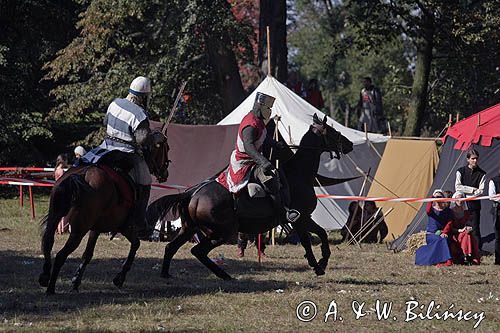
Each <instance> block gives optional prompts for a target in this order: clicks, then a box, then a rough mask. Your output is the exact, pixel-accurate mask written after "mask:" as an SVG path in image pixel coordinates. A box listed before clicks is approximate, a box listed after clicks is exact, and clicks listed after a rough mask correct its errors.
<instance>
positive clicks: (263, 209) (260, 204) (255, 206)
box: [236, 189, 274, 219]
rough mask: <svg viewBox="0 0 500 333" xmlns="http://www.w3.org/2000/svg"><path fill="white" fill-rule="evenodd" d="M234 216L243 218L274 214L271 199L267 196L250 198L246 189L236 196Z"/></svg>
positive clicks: (268, 216) (264, 216)
mask: <svg viewBox="0 0 500 333" xmlns="http://www.w3.org/2000/svg"><path fill="white" fill-rule="evenodd" d="M236 216H237V217H238V218H244V219H264V218H271V217H273V216H274V205H273V201H272V199H271V198H270V197H269V196H266V197H264V198H250V196H249V195H248V191H247V190H246V189H244V190H242V191H241V192H240V194H239V195H238V197H237V198H236Z"/></svg>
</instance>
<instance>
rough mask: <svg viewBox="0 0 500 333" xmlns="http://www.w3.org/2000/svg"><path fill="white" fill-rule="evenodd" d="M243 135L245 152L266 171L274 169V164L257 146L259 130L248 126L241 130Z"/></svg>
mask: <svg viewBox="0 0 500 333" xmlns="http://www.w3.org/2000/svg"><path fill="white" fill-rule="evenodd" d="M241 134H242V137H243V146H244V147H245V152H246V153H247V154H248V155H250V157H252V159H253V160H254V161H255V163H257V164H258V165H259V166H260V167H261V168H263V169H264V170H265V171H269V170H272V169H273V165H272V164H271V162H269V160H268V159H267V158H265V157H264V155H262V154H261V153H259V151H258V150H257V147H255V140H256V137H257V131H256V129H255V128H253V127H251V126H247V127H245V128H244V129H243V131H242V132H241Z"/></svg>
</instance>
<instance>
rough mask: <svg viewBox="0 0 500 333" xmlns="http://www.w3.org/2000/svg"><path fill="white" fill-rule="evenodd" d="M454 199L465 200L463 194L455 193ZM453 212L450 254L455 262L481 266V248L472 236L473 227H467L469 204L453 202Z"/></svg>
mask: <svg viewBox="0 0 500 333" xmlns="http://www.w3.org/2000/svg"><path fill="white" fill-rule="evenodd" d="M453 198H465V195H464V194H463V193H462V192H455V194H453ZM450 207H451V210H452V211H453V215H454V216H455V219H454V220H453V223H452V226H451V237H450V239H449V240H450V252H451V256H452V258H453V262H455V263H460V264H465V265H479V264H480V263H481V259H480V257H479V247H478V244H477V240H476V238H475V237H474V236H473V235H472V227H470V226H468V225H467V221H469V220H470V213H469V211H468V210H467V203H465V202H463V201H455V202H452V203H451V205H450Z"/></svg>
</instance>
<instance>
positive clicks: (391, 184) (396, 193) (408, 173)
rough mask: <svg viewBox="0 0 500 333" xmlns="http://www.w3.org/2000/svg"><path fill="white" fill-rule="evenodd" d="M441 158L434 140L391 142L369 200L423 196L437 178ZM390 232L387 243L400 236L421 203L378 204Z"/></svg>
mask: <svg viewBox="0 0 500 333" xmlns="http://www.w3.org/2000/svg"><path fill="white" fill-rule="evenodd" d="M438 162H439V156H438V152H437V148H436V143H435V142H434V140H431V141H423V140H402V139H389V141H388V142H387V145H386V147H385V151H384V155H383V157H382V160H381V162H380V164H379V166H378V169H377V173H376V174H375V179H376V180H377V181H375V182H373V183H372V186H371V187H370V191H369V192H368V196H369V197H398V198H400V197H416V198H419V197H423V196H425V195H426V194H427V191H428V190H429V187H430V186H431V184H432V181H433V179H434V173H435V172H436V168H437V165H438ZM377 206H378V207H383V211H387V210H388V209H389V208H392V209H393V210H392V211H391V212H390V213H389V214H388V215H387V216H386V218H385V222H386V223H387V227H388V229H389V233H388V235H387V237H386V240H388V239H393V238H392V235H395V236H396V237H398V236H400V235H401V234H402V233H403V232H404V231H405V229H406V226H407V225H408V224H409V223H410V222H411V221H412V220H413V218H414V217H415V215H416V214H417V212H418V210H419V208H420V204H419V203H402V202H379V203H377Z"/></svg>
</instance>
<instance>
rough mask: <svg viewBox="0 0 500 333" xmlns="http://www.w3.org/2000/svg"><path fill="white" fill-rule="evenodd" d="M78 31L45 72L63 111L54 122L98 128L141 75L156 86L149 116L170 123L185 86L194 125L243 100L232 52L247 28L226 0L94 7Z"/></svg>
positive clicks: (56, 111) (118, 0) (101, 2)
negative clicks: (171, 108)
mask: <svg viewBox="0 0 500 333" xmlns="http://www.w3.org/2000/svg"><path fill="white" fill-rule="evenodd" d="M77 28H78V29H79V31H80V34H79V36H78V37H76V38H75V39H74V40H73V41H72V42H71V43H70V44H69V45H68V46H67V47H65V48H64V49H62V50H61V51H60V52H59V55H58V57H57V58H55V59H54V60H53V61H51V62H49V63H48V64H47V66H46V68H47V70H48V74H47V76H46V79H48V80H50V81H54V82H56V83H57V87H56V88H55V89H53V90H52V94H53V95H54V96H55V98H56V100H57V102H58V105H57V107H55V108H53V109H52V111H51V119H54V120H55V121H66V122H69V121H71V122H75V121H76V122H81V123H83V124H85V125H88V124H96V123H100V122H101V121H102V118H103V114H104V112H105V111H106V107H107V105H108V104H109V103H110V101H111V100H112V99H113V98H116V97H119V96H124V95H125V94H126V92H127V87H128V84H129V82H130V81H131V80H132V79H133V77H134V76H137V75H146V76H148V77H150V78H151V79H152V81H153V96H152V106H151V108H150V110H149V111H152V112H153V113H156V114H159V115H160V116H163V117H165V116H166V112H165V110H166V109H168V108H169V106H170V105H171V104H172V103H173V100H174V98H175V95H174V94H173V92H175V90H176V89H177V88H178V86H179V85H180V83H181V82H182V81H184V80H187V81H188V85H187V90H188V92H189V94H190V96H191V100H190V105H189V110H190V113H189V114H184V115H179V117H180V116H182V117H183V119H184V121H185V122H188V123H214V122H216V121H218V120H220V119H221V118H223V117H224V116H225V115H226V114H227V113H229V112H230V111H232V109H233V108H234V106H235V105H237V104H238V103H239V102H241V100H242V99H243V96H244V91H243V87H242V85H241V79H240V77H239V73H238V68H237V63H236V58H235V54H234V50H235V49H237V48H238V47H239V46H246V43H247V41H246V39H245V36H246V31H247V30H246V27H245V26H243V25H241V24H239V23H238V22H236V20H235V19H234V16H233V15H232V13H231V11H230V6H229V4H228V3H227V2H226V1H224V0H217V1H203V0H171V1H159V0H155V1H147V2H134V1H125V0H95V1H92V2H91V3H90V4H89V6H88V7H87V9H86V10H85V12H84V13H82V15H81V18H80V20H79V22H78V24H77Z"/></svg>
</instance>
